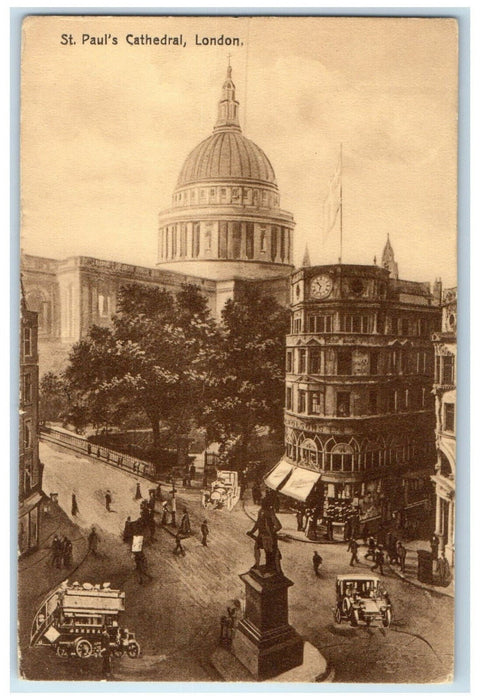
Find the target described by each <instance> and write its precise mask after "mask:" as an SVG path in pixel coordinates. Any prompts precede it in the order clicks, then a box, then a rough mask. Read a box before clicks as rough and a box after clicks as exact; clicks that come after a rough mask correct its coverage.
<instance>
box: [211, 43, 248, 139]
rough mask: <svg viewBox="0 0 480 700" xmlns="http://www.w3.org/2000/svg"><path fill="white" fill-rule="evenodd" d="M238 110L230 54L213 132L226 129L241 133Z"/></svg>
mask: <svg viewBox="0 0 480 700" xmlns="http://www.w3.org/2000/svg"><path fill="white" fill-rule="evenodd" d="M238 108H239V103H238V102H237V100H236V99H235V84H234V82H233V80H232V66H231V65H230V54H228V66H227V77H226V79H225V82H224V83H223V85H222V98H221V100H220V101H219V103H218V118H217V123H216V124H215V128H214V130H213V131H214V132H215V131H223V130H224V129H229V130H235V131H241V129H240V122H239V119H238Z"/></svg>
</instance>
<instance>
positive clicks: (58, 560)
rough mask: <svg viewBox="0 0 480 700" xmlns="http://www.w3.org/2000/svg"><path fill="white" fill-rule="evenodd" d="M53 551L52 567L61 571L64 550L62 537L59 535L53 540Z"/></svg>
mask: <svg viewBox="0 0 480 700" xmlns="http://www.w3.org/2000/svg"><path fill="white" fill-rule="evenodd" d="M51 551H52V558H51V564H52V566H56V567H57V569H60V567H61V566H62V554H63V548H62V542H61V540H60V537H59V536H58V535H54V536H53V540H52V544H51Z"/></svg>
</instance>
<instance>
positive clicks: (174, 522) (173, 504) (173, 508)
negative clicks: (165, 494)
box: [170, 491, 177, 527]
mask: <svg viewBox="0 0 480 700" xmlns="http://www.w3.org/2000/svg"><path fill="white" fill-rule="evenodd" d="M170 512H171V514H172V522H171V525H173V527H176V525H177V499H176V497H175V491H174V492H173V494H172V501H171V503H170Z"/></svg>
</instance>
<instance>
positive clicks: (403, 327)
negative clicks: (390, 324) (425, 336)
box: [400, 318, 410, 335]
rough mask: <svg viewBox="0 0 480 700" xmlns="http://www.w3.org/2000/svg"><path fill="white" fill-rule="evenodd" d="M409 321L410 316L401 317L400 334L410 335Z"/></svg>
mask: <svg viewBox="0 0 480 700" xmlns="http://www.w3.org/2000/svg"><path fill="white" fill-rule="evenodd" d="M409 331H410V328H409V323H408V318H402V319H401V327H400V335H409Z"/></svg>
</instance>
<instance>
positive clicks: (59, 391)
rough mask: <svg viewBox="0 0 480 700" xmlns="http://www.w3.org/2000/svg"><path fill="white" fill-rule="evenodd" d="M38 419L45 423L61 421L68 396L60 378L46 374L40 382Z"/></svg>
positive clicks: (50, 373) (52, 374)
mask: <svg viewBox="0 0 480 700" xmlns="http://www.w3.org/2000/svg"><path fill="white" fill-rule="evenodd" d="M38 399H39V403H38V417H39V420H40V422H41V423H45V421H58V420H63V419H64V417H65V412H66V410H67V405H68V396H67V392H66V386H65V382H64V379H63V377H62V376H59V375H58V374H55V373H54V372H47V373H46V374H44V375H43V377H42V378H41V380H40V386H39V397H38Z"/></svg>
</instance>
